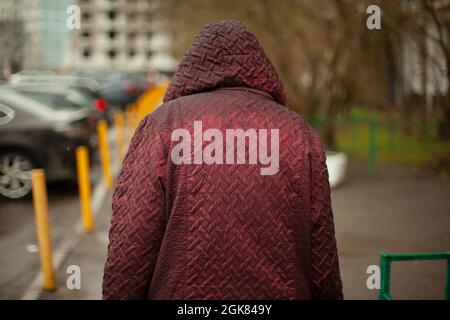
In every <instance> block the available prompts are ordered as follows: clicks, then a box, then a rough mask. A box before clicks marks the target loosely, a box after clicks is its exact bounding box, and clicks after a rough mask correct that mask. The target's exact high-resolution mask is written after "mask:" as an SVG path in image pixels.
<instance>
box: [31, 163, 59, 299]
mask: <svg viewBox="0 0 450 320" xmlns="http://www.w3.org/2000/svg"><path fill="white" fill-rule="evenodd" d="M31 177H32V185H33V204H34V214H35V218H36V231H37V236H38V243H39V255H40V259H41V269H42V274H43V280H44V283H43V288H44V289H45V290H55V289H56V282H55V272H54V270H53V262H52V242H51V238H50V228H49V224H48V199H47V187H46V183H45V173H44V170H42V169H36V170H32V172H31Z"/></svg>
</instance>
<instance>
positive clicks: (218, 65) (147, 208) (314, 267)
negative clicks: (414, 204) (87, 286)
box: [103, 20, 343, 299]
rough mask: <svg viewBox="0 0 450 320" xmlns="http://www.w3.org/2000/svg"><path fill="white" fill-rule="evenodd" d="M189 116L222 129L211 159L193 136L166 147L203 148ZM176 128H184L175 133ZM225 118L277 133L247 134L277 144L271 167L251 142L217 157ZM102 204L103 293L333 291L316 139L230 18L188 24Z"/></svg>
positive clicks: (229, 125)
mask: <svg viewBox="0 0 450 320" xmlns="http://www.w3.org/2000/svg"><path fill="white" fill-rule="evenodd" d="M196 121H197V123H198V121H201V126H202V127H201V128H202V133H203V135H204V133H205V132H206V130H208V129H217V130H219V131H220V132H221V133H222V135H223V137H224V141H223V150H219V149H218V148H217V149H215V151H214V152H213V153H212V154H211V155H212V156H217V157H214V159H215V160H216V162H213V163H212V164H211V162H209V163H205V162H204V161H198V160H199V159H200V160H201V150H200V151H199V149H198V148H197V149H196V147H195V146H193V147H192V149H190V150H191V152H192V153H189V149H188V148H185V149H183V150H184V151H183V152H181V153H179V154H180V157H181V158H182V159H184V160H183V161H184V162H183V161H182V162H181V163H180V161H175V160H176V159H175V158H174V157H173V151H174V149H175V148H177V145H179V143H180V142H181V141H182V139H186V140H185V142H187V143H189V144H191V143H192V145H194V143H195V142H196V141H197V142H198V141H200V144H201V146H202V150H206V149H203V148H205V147H206V146H207V145H208V144H209V143H212V140H213V139H212V138H211V137H209V140H208V139H207V137H206V136H205V135H204V136H203V139H202V137H201V134H200V137H199V134H198V132H197V133H194V131H195V130H194V122H196ZM177 129H178V130H179V129H184V131H182V132H183V133H185V134H184V135H181V136H178V135H175V139H174V132H180V131H177ZM228 129H242V130H244V131H245V132H246V133H249V132H250V131H248V130H251V129H254V130H255V132H261V129H266V130H267V132H272V137H273V136H274V131H273V130H278V136H279V139H278V141H277V140H271V139H270V137H268V139H267V140H268V141H269V142H267V145H266V147H264V146H261V143H263V142H264V141H261V139H260V140H259V141H258V143H259V145H260V146H259V148H260V149H261V148H262V149H264V148H265V150H266V151H267V150H270V147H271V148H272V152H275V151H276V150H275V148H276V147H277V146H278V149H279V161H278V164H277V167H276V168H275V170H272V172H270V174H262V171H261V168H264V167H267V166H268V165H267V162H266V165H264V164H262V162H261V161H262V158H261V157H260V158H258V163H256V164H255V163H254V161H253V162H251V161H250V160H249V159H250V156H251V153H253V155H255V153H256V150H255V147H252V148H251V149H249V145H250V142H249V143H246V144H245V146H244V147H245V151H246V152H247V154H246V158H245V159H242V158H241V161H240V162H239V161H237V160H236V159H235V158H233V156H235V157H238V156H239V155H236V152H237V151H236V150H238V149H239V148H238V147H237V148H235V149H236V150H234V151H232V152H234V153H231V155H230V154H228V156H231V158H230V159H234V162H228V161H226V160H227V159H228V158H227V159H226V158H225V154H226V153H227V151H226V150H225V137H226V130H228ZM267 132H266V133H267ZM215 133H216V135H215V138H216V139H219V136H220V135H218V133H217V131H215ZM188 135H189V136H188ZM249 135H250V136H251V134H249ZM268 136H270V135H269V134H268ZM246 138H248V139H250V138H249V137H248V136H247V137H246ZM259 138H261V135H260V136H259ZM198 139H200V140H198ZM246 141H249V140H246ZM270 141H272V142H270ZM218 143H219V142H218ZM277 143H278V145H277ZM237 144H239V143H237ZM216 146H217V145H216ZM219 146H220V144H219ZM240 147H242V142H241V145H240ZM192 150H194V151H192ZM195 150H197V151H195ZM178 151H179V150H178V149H177V152H178ZM222 151H223V152H222ZM241 151H242V150H241ZM199 152H200V156H199V158H197V161H195V157H196V155H195V154H194V153H197V156H198V155H199ZM204 152H205V151H204ZM249 152H250V154H249ZM215 153H216V154H215ZM222 155H223V159H224V160H223V161H222V160H221V158H222ZM178 160H179V159H178ZM242 160H245V161H242ZM112 208H113V215H112V223H111V229H110V235H109V240H110V243H109V247H108V258H107V262H106V264H105V270H104V278H103V299H342V297H343V295H342V283H341V278H340V272H339V263H338V254H337V249H336V240H335V234H334V224H333V215H332V209H331V200H330V187H329V182H328V172H327V167H326V164H325V156H324V152H323V149H322V146H321V143H320V141H319V138H318V136H317V134H316V133H315V132H314V130H313V129H312V128H311V127H310V126H309V125H308V124H307V123H306V122H305V120H304V119H303V118H302V117H301V116H300V115H298V114H296V113H294V112H292V111H290V110H289V109H288V108H287V107H285V95H284V93H283V88H282V84H281V82H280V80H279V77H278V75H277V73H276V71H275V69H274V67H273V66H272V64H271V63H270V61H269V60H268V58H267V57H266V55H265V53H264V51H263V49H262V48H261V46H260V45H259V43H258V41H257V40H256V38H255V36H254V35H253V34H252V33H250V32H249V31H248V30H247V29H246V27H245V26H243V25H242V24H241V23H240V22H237V21H229V20H226V21H221V22H219V21H217V22H216V21H215V22H211V23H209V24H208V25H206V26H205V27H204V28H203V29H202V30H201V31H200V32H199V33H198V35H197V36H196V38H195V39H194V41H193V43H192V45H191V47H190V49H189V50H188V51H187V53H186V54H185V56H184V58H183V59H182V61H181V63H180V65H179V67H178V69H177V71H176V73H175V75H174V77H173V78H172V80H171V82H170V84H169V87H168V90H167V92H166V94H165V96H164V101H163V104H162V105H161V106H159V107H158V108H157V109H156V110H155V111H154V112H153V113H151V114H150V115H147V116H146V117H145V118H144V119H143V120H142V121H141V123H140V124H139V126H138V128H137V130H136V132H135V135H134V137H133V139H132V141H131V144H130V147H129V150H128V152H127V155H126V157H125V160H124V163H123V167H122V170H121V173H120V176H119V178H118V181H117V186H116V189H115V192H114V196H113V204H112Z"/></svg>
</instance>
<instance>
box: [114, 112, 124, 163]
mask: <svg viewBox="0 0 450 320" xmlns="http://www.w3.org/2000/svg"><path fill="white" fill-rule="evenodd" d="M123 127H124V118H123V113H122V112H118V113H116V114H115V116H114V128H115V129H116V148H117V161H118V162H119V163H121V162H122V160H123V157H124V142H125V141H124V140H125V138H124V129H123Z"/></svg>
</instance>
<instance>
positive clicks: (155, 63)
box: [0, 0, 175, 76]
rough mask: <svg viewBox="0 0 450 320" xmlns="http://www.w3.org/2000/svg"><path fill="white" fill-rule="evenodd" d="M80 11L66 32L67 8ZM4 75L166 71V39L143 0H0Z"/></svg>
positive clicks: (171, 65) (149, 5)
mask: <svg viewBox="0 0 450 320" xmlns="http://www.w3.org/2000/svg"><path fill="white" fill-rule="evenodd" d="M74 4H75V5H78V6H79V8H80V9H81V17H80V18H81V28H80V29H75V30H71V29H69V28H67V26H66V21H67V19H68V18H69V16H70V15H71V13H68V12H67V8H68V7H69V6H71V5H74ZM0 12H1V13H0V25H1V26H2V35H1V36H0V40H1V42H2V45H1V50H2V54H1V58H0V59H1V60H0V62H1V64H2V66H3V70H4V71H3V74H4V76H5V73H6V74H9V73H11V72H16V71H19V70H21V69H52V70H56V71H61V70H62V71H64V70H67V69H91V70H92V68H94V69H119V70H158V71H168V70H172V69H173V68H174V67H175V61H174V60H173V58H172V57H171V55H170V53H169V52H170V37H169V36H168V35H167V34H166V33H164V32H163V28H162V27H161V23H160V22H159V21H158V20H159V19H158V15H157V14H156V13H155V5H154V3H153V2H152V1H147V0H128V1H125V0H2V1H1V2H0Z"/></svg>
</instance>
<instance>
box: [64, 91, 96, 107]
mask: <svg viewBox="0 0 450 320" xmlns="http://www.w3.org/2000/svg"><path fill="white" fill-rule="evenodd" d="M65 99H66V100H67V101H68V102H70V103H71V104H72V105H76V106H79V107H82V108H92V99H91V98H89V96H88V95H86V94H84V93H82V92H81V91H79V90H76V89H70V90H69V91H68V93H67V95H66V97H65Z"/></svg>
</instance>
